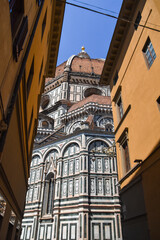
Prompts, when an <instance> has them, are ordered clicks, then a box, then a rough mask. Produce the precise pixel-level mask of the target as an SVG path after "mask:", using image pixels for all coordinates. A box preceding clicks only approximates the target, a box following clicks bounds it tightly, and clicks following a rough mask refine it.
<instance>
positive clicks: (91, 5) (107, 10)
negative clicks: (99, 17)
mask: <svg viewBox="0 0 160 240" xmlns="http://www.w3.org/2000/svg"><path fill="white" fill-rule="evenodd" d="M72 1H74V2H78V3H81V4H84V5H86V6H90V7H94V8H97V9H100V10H104V11H106V12H110V13H114V14H117V15H118V13H117V12H114V11H111V10H109V9H106V8H102V7H98V6H95V5H93V4H89V3H85V2H82V1H78V0H72ZM141 22H144V23H145V21H144V20H142V19H141ZM147 24H150V25H152V26H155V27H160V25H158V24H155V23H151V22H147Z"/></svg>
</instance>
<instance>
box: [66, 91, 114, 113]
mask: <svg viewBox="0 0 160 240" xmlns="http://www.w3.org/2000/svg"><path fill="white" fill-rule="evenodd" d="M89 102H94V103H98V104H102V105H111V98H110V97H108V96H101V95H96V94H93V95H91V96H89V97H87V98H84V99H83V100H81V101H79V102H77V103H75V104H74V105H73V106H72V107H71V108H70V109H69V110H68V112H71V111H73V110H76V109H78V108H80V107H83V106H84V105H85V104H86V103H89Z"/></svg>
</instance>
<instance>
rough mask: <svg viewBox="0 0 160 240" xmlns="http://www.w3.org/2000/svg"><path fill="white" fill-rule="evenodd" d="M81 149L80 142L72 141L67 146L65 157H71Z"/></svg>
mask: <svg viewBox="0 0 160 240" xmlns="http://www.w3.org/2000/svg"><path fill="white" fill-rule="evenodd" d="M79 150H80V149H79V146H78V144H75V143H72V144H70V145H69V146H68V147H67V148H66V150H65V152H64V157H69V156H72V155H74V154H78V153H79Z"/></svg>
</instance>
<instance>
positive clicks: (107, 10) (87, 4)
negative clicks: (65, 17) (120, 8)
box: [72, 0, 118, 15]
mask: <svg viewBox="0 0 160 240" xmlns="http://www.w3.org/2000/svg"><path fill="white" fill-rule="evenodd" d="M72 1H74V2H78V3H81V4H84V5H86V6H90V7H94V8H97V9H100V10H104V11H106V12H110V13H114V14H117V15H118V13H117V12H114V11H111V10H109V9H106V8H102V7H98V6H95V5H92V4H89V3H85V2H81V1H77V0H72Z"/></svg>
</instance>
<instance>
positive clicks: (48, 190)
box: [43, 172, 54, 215]
mask: <svg viewBox="0 0 160 240" xmlns="http://www.w3.org/2000/svg"><path fill="white" fill-rule="evenodd" d="M53 193H54V174H53V173H52V172H50V173H49V174H48V175H47V176H46V178H45V184H44V196H43V215H45V214H52V210H53V199H54V196H53Z"/></svg>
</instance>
